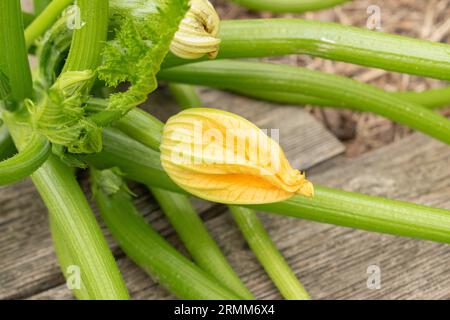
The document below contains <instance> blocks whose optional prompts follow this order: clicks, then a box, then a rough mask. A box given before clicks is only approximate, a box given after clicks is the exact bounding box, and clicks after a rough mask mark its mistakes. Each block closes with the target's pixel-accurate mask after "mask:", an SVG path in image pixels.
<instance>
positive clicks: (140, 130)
mask: <svg viewBox="0 0 450 320" xmlns="http://www.w3.org/2000/svg"><path fill="white" fill-rule="evenodd" d="M107 105H108V102H107V101H106V100H102V99H91V100H90V103H89V106H88V110H89V111H97V112H98V111H101V110H103V109H104V108H106V107H107ZM163 126H164V124H163V123H162V122H161V121H159V120H158V119H156V118H155V117H152V116H151V115H149V114H148V113H146V112H145V111H143V110H140V109H132V110H131V111H130V112H129V113H128V114H127V115H126V116H125V117H123V118H122V119H120V120H119V121H118V122H117V123H116V127H118V128H119V129H121V130H122V131H123V132H125V133H126V134H127V135H128V136H130V137H132V138H133V139H135V140H137V141H139V143H135V144H134V145H135V146H137V147H138V148H139V146H141V147H142V145H141V144H140V143H142V144H144V145H146V146H148V147H150V148H153V149H154V150H156V151H158V150H159V145H160V143H161V132H162V129H163ZM111 133H112V134H113V135H114V134H116V137H117V138H118V139H120V137H123V134H120V133H118V132H114V131H108V130H106V133H105V134H104V136H105V138H106V139H108V138H109V137H110V136H111ZM108 140H109V141H111V139H108ZM109 147H110V146H108V148H106V150H104V152H106V153H107V152H108V150H109ZM143 149H147V150H148V148H145V147H144V148H143ZM142 152H144V153H145V150H144V151H142ZM144 153H142V154H141V155H139V158H141V159H145V155H144ZM124 156H125V157H128V156H129V155H128V154H127V155H124ZM132 167H133V164H132V163H130V166H129V168H128V170H132ZM135 174H136V175H140V174H141V173H140V172H139V170H137V171H135ZM150 190H151V192H152V193H153V195H154V196H155V198H156V200H157V201H158V203H159V204H160V206H161V208H162V210H163V212H164V213H165V214H166V216H167V217H168V219H169V220H170V222H171V224H172V225H173V227H174V228H175V230H176V231H177V233H178V234H179V236H180V238H181V240H182V241H183V243H184V245H185V246H186V248H187V250H188V251H189V253H190V254H191V256H192V257H193V259H194V261H195V262H196V263H197V264H198V265H199V266H200V267H201V268H202V269H203V270H205V271H206V272H208V273H209V274H211V275H212V276H213V277H215V278H216V279H217V280H219V281H220V283H222V284H224V285H225V286H226V287H227V288H229V289H231V290H233V292H236V294H238V295H239V296H240V297H242V298H245V299H253V296H252V294H251V293H250V292H249V291H248V289H247V288H246V287H245V285H244V284H243V283H242V281H241V280H240V279H239V277H238V276H237V275H236V273H235V272H234V270H233V268H232V267H231V266H230V265H229V263H228V261H227V260H226V258H225V257H224V256H223V254H222V252H221V251H220V249H219V247H218V246H217V244H216V242H215V241H214V239H213V238H212V237H211V236H210V235H209V233H208V230H207V229H206V228H205V226H204V225H203V222H202V220H201V219H200V217H199V216H198V214H197V212H196V211H195V209H194V208H193V207H192V204H191V203H190V202H189V199H188V198H187V197H186V196H185V195H181V194H177V193H173V192H168V191H163V190H161V189H158V188H151V187H150Z"/></svg>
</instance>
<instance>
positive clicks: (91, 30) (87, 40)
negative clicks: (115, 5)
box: [47, 0, 109, 72]
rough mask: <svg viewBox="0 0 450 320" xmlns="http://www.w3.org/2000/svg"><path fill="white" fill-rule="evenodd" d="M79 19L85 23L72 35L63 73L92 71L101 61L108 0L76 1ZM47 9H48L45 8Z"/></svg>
mask: <svg viewBox="0 0 450 320" xmlns="http://www.w3.org/2000/svg"><path fill="white" fill-rule="evenodd" d="M77 5H78V6H79V8H80V9H79V10H80V13H81V19H82V21H83V22H84V23H85V24H84V26H83V27H82V28H81V29H76V30H75V31H74V33H73V38H72V44H71V46H70V51H69V56H68V57H67V60H66V63H65V64H64V68H63V72H64V71H83V70H94V69H95V68H96V67H97V66H98V64H99V62H100V59H101V52H102V50H103V47H104V45H105V41H106V35H107V31H108V10H109V3H108V0H96V1H92V0H78V2H77ZM47 9H48V8H47Z"/></svg>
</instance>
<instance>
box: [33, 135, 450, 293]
mask: <svg viewBox="0 0 450 320" xmlns="http://www.w3.org/2000/svg"><path fill="white" fill-rule="evenodd" d="M449 164H450V148H449V147H448V146H446V145H443V144H441V143H439V142H435V141H433V140H431V139H429V138H427V137H425V136H423V135H420V134H415V135H413V136H412V137H410V138H407V139H405V140H403V141H401V142H399V143H396V144H393V145H391V146H388V147H385V148H382V149H380V150H378V151H376V152H373V153H370V154H367V155H366V156H364V157H361V158H359V159H353V160H348V159H343V158H338V159H335V160H332V161H330V162H328V163H327V162H326V163H324V164H323V165H319V166H317V167H315V168H314V169H313V170H311V178H312V180H313V181H315V182H320V183H322V184H327V185H330V186H333V187H341V188H344V189H346V190H349V191H359V192H364V193H368V194H373V195H383V196H388V197H391V198H397V199H402V200H409V201H414V202H418V203H422V204H429V205H434V206H437V207H442V208H450V197H449V194H450V166H449ZM219 208H222V209H221V210H223V211H224V212H226V209H225V208H223V207H218V208H217V209H216V210H219ZM261 217H262V218H263V220H264V223H265V225H266V226H267V228H268V229H269V231H270V234H271V236H272V238H273V240H274V241H275V243H276V244H277V245H278V247H279V248H280V250H281V251H282V253H283V254H284V256H285V257H286V258H287V260H288V262H289V263H290V265H291V266H292V267H293V269H294V270H295V272H296V273H297V276H298V277H299V278H300V279H301V280H302V282H303V284H304V285H305V286H306V288H307V289H308V290H309V292H310V294H311V295H312V297H313V298H315V299H450V268H449V262H450V247H449V246H448V245H446V244H439V243H433V242H430V241H421V240H415V239H408V238H401V237H394V236H389V235H383V234H377V233H370V232H365V231H359V230H352V229H348V228H342V227H334V226H330V225H325V224H319V223H315V222H309V221H302V220H297V219H291V218H285V217H280V216H275V215H270V214H261ZM207 226H208V228H209V229H210V230H211V232H212V234H213V235H214V236H215V238H216V239H217V240H218V241H219V244H220V245H221V247H222V249H223V250H224V252H225V253H226V254H227V256H228V258H229V260H230V261H231V263H232V264H233V265H234V266H235V268H236V270H237V271H238V273H239V274H240V275H241V276H242V278H243V280H244V281H245V282H246V283H247V284H248V286H249V288H251V290H252V291H253V292H254V293H255V295H256V296H257V297H258V298H260V299H269V298H270V299H278V298H280V295H279V294H278V292H277V290H276V289H275V288H274V286H273V285H272V283H271V282H270V281H269V280H268V279H267V276H266V275H265V273H264V271H263V270H262V269H261V267H260V266H259V265H258V263H257V261H256V259H255V258H254V256H253V255H252V253H251V252H250V251H249V249H248V247H247V246H246V244H245V242H244V241H243V240H242V237H241V236H240V235H239V231H238V230H237V228H236V226H235V225H234V223H233V221H232V220H231V218H230V216H229V215H228V214H220V215H218V216H216V217H214V218H212V219H209V220H208V221H207ZM169 238H170V237H169ZM126 261H127V259H126V258H124V259H121V260H120V265H121V267H122V270H123V272H124V275H125V278H126V279H127V283H128V286H129V288H130V290H131V292H132V294H133V296H134V297H135V298H138V299H149V298H151V299H165V298H173V297H172V296H168V295H167V293H165V292H164V291H161V289H160V288H159V287H158V286H157V285H156V284H155V283H153V282H152V281H151V280H150V279H146V278H145V277H144V275H143V274H141V273H140V271H138V270H137V268H136V267H135V266H133V265H132V264H127V262H126ZM370 265H377V266H379V267H380V269H381V289H379V290H371V289H368V288H367V279H368V274H367V268H368V267H369V266H370ZM137 274H140V276H137ZM145 279H146V280H145ZM54 297H59V298H69V297H70V292H68V290H67V289H65V287H64V286H60V287H57V288H54V289H52V290H49V291H47V292H43V293H41V294H39V295H36V296H34V297H32V298H36V299H40V298H54Z"/></svg>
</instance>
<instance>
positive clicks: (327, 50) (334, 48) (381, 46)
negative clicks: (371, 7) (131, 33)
mask: <svg viewBox="0 0 450 320" xmlns="http://www.w3.org/2000/svg"><path fill="white" fill-rule="evenodd" d="M219 38H220V39H221V40H222V42H221V45H220V50H219V55H218V56H217V58H218V59H227V58H251V57H267V56H282V55H288V54H308V55H311V56H316V57H321V58H325V59H330V60H338V61H345V62H349V63H354V64H359V65H363V66H368V67H374V68H381V69H385V70H390V71H396V72H402V73H408V74H415V75H420V76H424V77H430V78H436V79H442V80H450V54H449V52H450V46H449V45H448V44H443V43H437V42H431V41H426V40H419V39H413V38H408V37H403V36H398V35H392V34H387V33H382V32H374V31H371V30H367V29H362V28H355V27H351V26H345V25H340V24H337V23H330V22H321V21H313V20H302V19H253V20H228V21H222V23H221V25H220V33H219ZM185 63H191V60H183V59H179V58H176V57H174V56H173V55H171V56H168V57H167V59H166V64H165V67H170V66H174V65H177V64H185Z"/></svg>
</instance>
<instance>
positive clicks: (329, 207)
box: [85, 131, 450, 243]
mask: <svg viewBox="0 0 450 320" xmlns="http://www.w3.org/2000/svg"><path fill="white" fill-rule="evenodd" d="M104 146H105V150H104V151H102V152H101V153H99V154H96V155H91V156H89V157H87V158H85V159H86V160H89V161H90V162H92V163H93V164H95V165H98V166H101V167H103V168H111V167H114V166H117V167H119V168H120V169H121V170H122V171H123V172H124V173H125V174H126V175H127V176H128V177H129V178H130V179H132V180H135V181H138V182H141V183H143V184H146V185H149V186H154V187H158V188H163V189H166V190H169V191H175V192H180V193H184V192H183V191H182V190H181V189H180V188H179V187H178V186H177V185H175V184H174V183H173V182H172V181H171V180H170V178H169V177H168V176H167V174H166V173H165V172H164V170H162V168H161V163H160V154H159V153H158V152H156V151H154V150H152V149H150V148H148V147H145V146H144V145H142V144H140V143H138V142H136V141H135V140H133V139H131V138H129V137H126V136H125V135H123V134H120V133H119V134H118V133H115V134H111V131H110V132H109V133H108V135H107V138H105V139H104ZM313 182H314V181H313ZM314 187H315V196H314V198H305V197H302V196H294V197H293V198H291V199H290V200H288V201H284V202H280V203H276V204H265V205H260V206H253V207H250V208H252V209H256V210H260V211H266V212H272V213H276V214H281V215H286V216H291V217H296V218H301V219H307V220H313V221H319V222H322V223H330V224H336V225H341V226H347V227H353V228H358V229H363V230H368V231H376V232H382V233H389V234H394V235H400V236H406V237H412V238H420V239H427V240H434V241H439V242H445V243H450V211H449V210H445V209H438V208H431V207H428V206H422V205H417V204H412V203H408V202H403V201H396V200H389V199H384V198H380V197H372V196H366V195H363V194H359V193H354V192H344V191H340V190H336V189H329V188H326V187H322V186H320V185H315V186H314Z"/></svg>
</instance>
